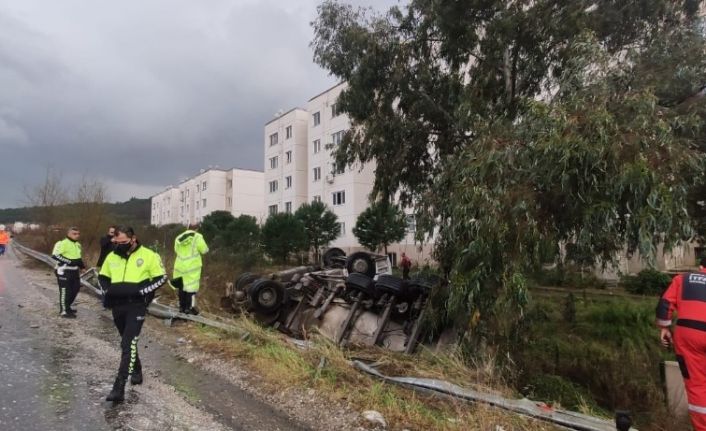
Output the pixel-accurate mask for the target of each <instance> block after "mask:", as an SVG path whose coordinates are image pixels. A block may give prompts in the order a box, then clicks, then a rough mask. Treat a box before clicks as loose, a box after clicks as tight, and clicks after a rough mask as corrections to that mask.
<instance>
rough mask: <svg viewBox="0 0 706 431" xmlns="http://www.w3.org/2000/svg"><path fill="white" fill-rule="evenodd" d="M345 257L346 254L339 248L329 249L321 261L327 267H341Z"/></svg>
mask: <svg viewBox="0 0 706 431" xmlns="http://www.w3.org/2000/svg"><path fill="white" fill-rule="evenodd" d="M343 257H346V252H345V251H343V250H341V249H340V248H338V247H332V248H329V249H328V250H326V251H325V252H324V255H323V256H322V257H321V259H322V260H323V262H324V266H325V267H339V268H340V267H341V263H342V261H343V259H341V258H343Z"/></svg>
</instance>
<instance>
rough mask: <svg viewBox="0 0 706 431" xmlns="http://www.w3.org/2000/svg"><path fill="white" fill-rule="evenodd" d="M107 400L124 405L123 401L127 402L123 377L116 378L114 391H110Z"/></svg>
mask: <svg viewBox="0 0 706 431" xmlns="http://www.w3.org/2000/svg"><path fill="white" fill-rule="evenodd" d="M105 400H106V401H112V402H114V403H122V402H123V401H125V379H123V378H121V377H116V378H115V383H113V390H112V391H110V393H109V394H108V396H107V397H106V398H105Z"/></svg>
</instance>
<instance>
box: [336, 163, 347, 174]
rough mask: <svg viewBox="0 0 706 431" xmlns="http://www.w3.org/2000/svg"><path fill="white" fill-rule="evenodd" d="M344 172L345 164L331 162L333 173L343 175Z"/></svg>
mask: <svg viewBox="0 0 706 431" xmlns="http://www.w3.org/2000/svg"><path fill="white" fill-rule="evenodd" d="M345 172H346V165H343V164H341V165H339V164H338V163H335V162H334V163H333V175H334V176H335V175H343V174H344V173H345Z"/></svg>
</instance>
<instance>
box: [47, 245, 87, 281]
mask: <svg viewBox="0 0 706 431" xmlns="http://www.w3.org/2000/svg"><path fill="white" fill-rule="evenodd" d="M51 254H52V256H51V257H52V258H53V259H54V260H55V261H56V262H57V271H58V272H60V273H63V271H77V270H78V269H80V268H85V267H86V265H84V263H83V259H81V244H80V243H79V242H78V241H74V240H72V239H69V238H64V239H62V240H61V241H57V243H56V244H54V250H52V252H51Z"/></svg>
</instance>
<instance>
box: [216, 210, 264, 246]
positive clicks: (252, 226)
mask: <svg viewBox="0 0 706 431" xmlns="http://www.w3.org/2000/svg"><path fill="white" fill-rule="evenodd" d="M223 242H224V243H225V245H226V247H227V248H228V249H230V250H232V251H233V252H234V253H236V254H244V253H247V254H250V253H252V252H253V251H258V250H257V249H258V248H259V247H260V226H258V225H257V219H256V218H255V217H253V216H249V215H245V214H243V215H241V216H239V217H237V218H234V219H233V221H231V222H230V223H228V225H227V226H226V228H225V231H224V232H223Z"/></svg>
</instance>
